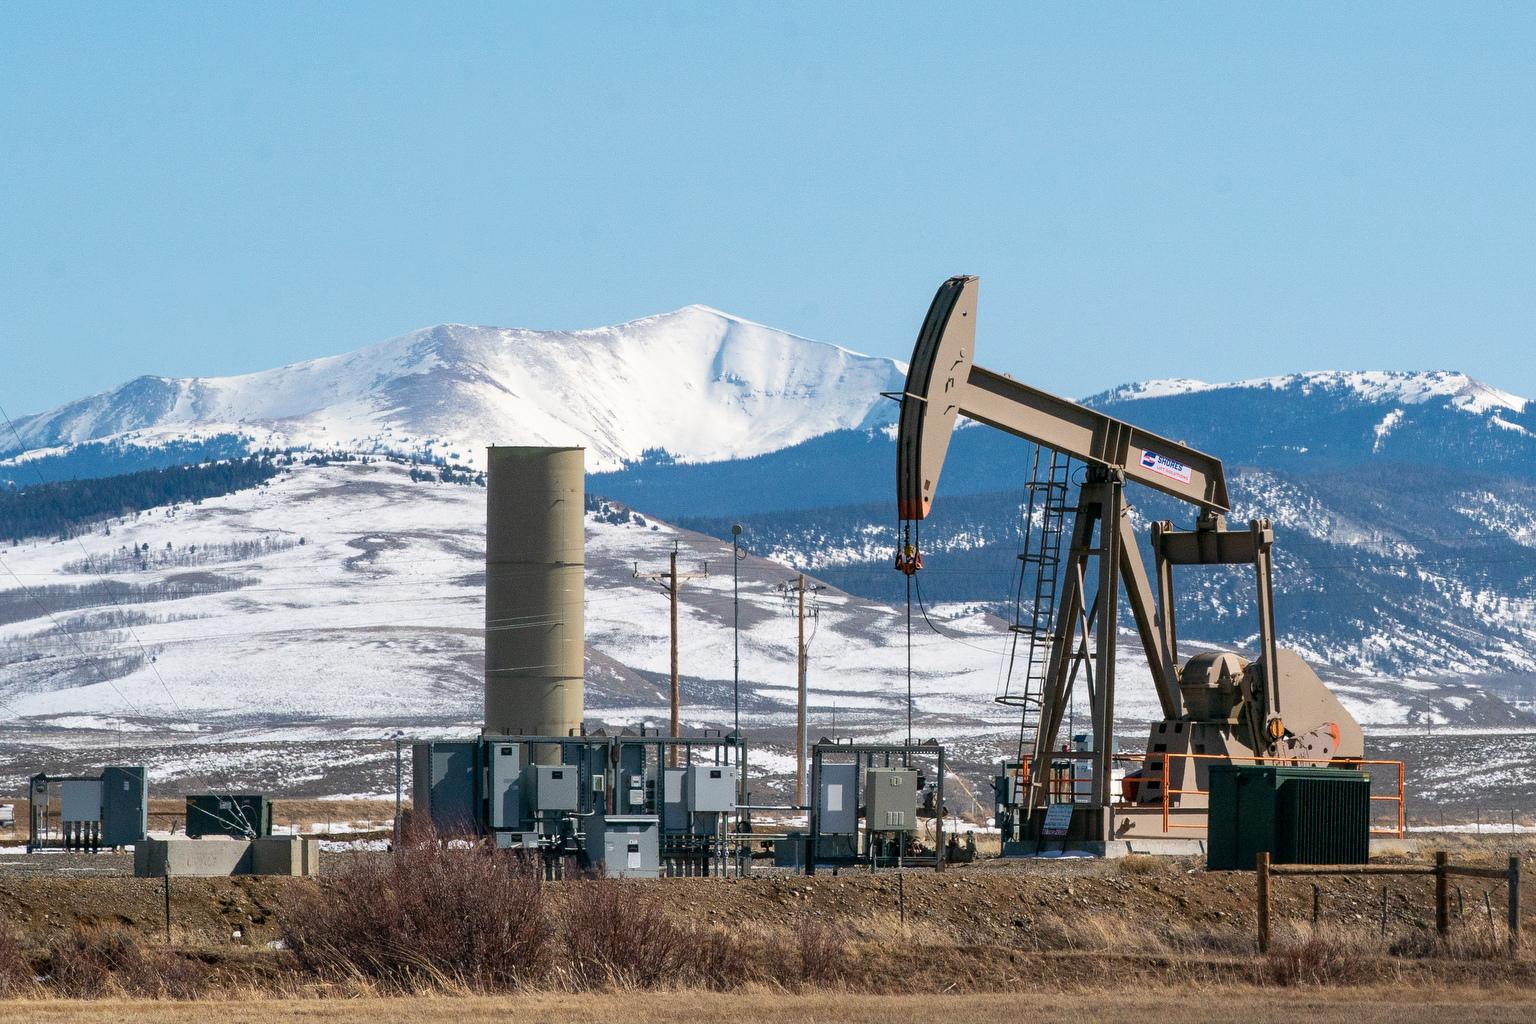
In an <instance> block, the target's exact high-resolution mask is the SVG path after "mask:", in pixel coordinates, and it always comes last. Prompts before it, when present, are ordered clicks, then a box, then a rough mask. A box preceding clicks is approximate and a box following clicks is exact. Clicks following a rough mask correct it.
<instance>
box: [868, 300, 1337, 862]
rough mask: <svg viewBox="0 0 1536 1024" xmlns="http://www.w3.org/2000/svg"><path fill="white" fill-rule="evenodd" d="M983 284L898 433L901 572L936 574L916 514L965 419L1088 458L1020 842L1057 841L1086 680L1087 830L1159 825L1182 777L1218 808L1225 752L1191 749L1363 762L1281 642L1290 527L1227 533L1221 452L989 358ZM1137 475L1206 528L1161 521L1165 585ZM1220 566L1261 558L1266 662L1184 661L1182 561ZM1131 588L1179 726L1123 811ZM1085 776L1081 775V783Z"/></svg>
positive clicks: (933, 337)
mask: <svg viewBox="0 0 1536 1024" xmlns="http://www.w3.org/2000/svg"><path fill="white" fill-rule="evenodd" d="M977 286H978V281H977V279H976V278H975V277H952V278H950V279H949V280H948V281H946V282H944V284H943V285H941V286H940V287H939V291H938V294H937V295H935V296H934V299H933V304H932V306H930V307H929V309H928V315H927V317H926V318H925V319H924V321H923V326H922V329H921V331H920V332H919V333H918V336H917V345H916V347H915V348H914V349H913V351H912V362H911V364H910V367H909V369H908V371H907V383H906V389H905V391H904V393H903V394H902V397H901V417H900V424H899V428H898V433H897V439H896V498H897V509H898V514H899V516H900V518H901V520H902V522H903V534H904V537H903V541H902V547H901V548H900V549H899V551H898V554H897V565H896V567H897V568H898V569H900V570H901V571H902V572H905V573H907V574H909V575H911V574H912V573H915V572H917V571H919V570H920V569H921V567H922V556H921V553H920V552H919V551H918V550H917V545H916V544H914V543H912V542H911V540H910V532H911V524H913V523H915V522H917V521H919V520H922V519H924V518H925V517H926V516H927V515H928V513H929V511H930V510H931V509H932V507H933V499H934V495H935V491H936V488H937V486H938V482H939V471H940V469H942V467H943V465H944V456H945V453H946V451H947V450H948V448H949V440H950V434H951V432H952V431H953V430H954V426H955V420H956V419H957V418H958V417H960V416H966V417H969V418H970V419H972V420H975V421H977V422H978V423H982V424H985V425H986V426H989V427H993V428H995V429H997V430H1001V431H1004V432H1006V433H1009V434H1013V435H1015V436H1017V437H1021V438H1024V439H1026V440H1029V441H1032V442H1034V443H1036V444H1038V445H1041V446H1042V447H1043V448H1047V449H1052V450H1054V451H1056V452H1059V453H1061V454H1063V455H1065V456H1069V457H1070V458H1072V459H1076V460H1079V461H1081V462H1083V463H1084V464H1086V474H1085V476H1084V477H1083V480H1082V484H1081V486H1080V489H1079V495H1078V504H1077V507H1076V509H1075V515H1074V517H1073V525H1072V532H1071V535H1070V536H1071V540H1070V544H1071V547H1070V551H1069V553H1068V554H1067V555H1066V556H1065V558H1064V561H1063V570H1064V575H1065V580H1064V583H1063V585H1062V587H1061V595H1060V600H1059V603H1058V604H1057V606H1056V609H1055V614H1054V618H1053V619H1052V620H1051V621H1052V623H1053V626H1054V628H1053V630H1052V632H1051V637H1050V643H1051V646H1050V652H1049V658H1048V660H1047V662H1046V666H1045V675H1044V681H1043V684H1042V686H1041V688H1040V694H1039V698H1038V707H1033V708H1031V707H1026V708H1025V710H1024V713H1025V714H1026V715H1028V714H1032V713H1034V714H1038V727H1037V728H1036V730H1035V744H1034V749H1033V751H1032V752H1031V751H1028V750H1025V751H1022V752H1021V753H1022V754H1023V755H1026V756H1027V757H1028V760H1027V762H1024V763H1026V764H1027V765H1028V779H1027V786H1026V787H1025V790H1024V796H1023V797H1022V799H1021V803H1022V804H1023V806H1021V807H1020V808H1019V810H1020V815H1019V822H1020V825H1019V831H1020V835H1018V836H1017V837H1016V838H1033V837H1035V836H1037V835H1038V834H1039V829H1040V824H1041V819H1042V818H1043V817H1044V805H1045V803H1046V802H1047V799H1048V797H1047V793H1048V785H1049V781H1050V771H1051V761H1052V759H1053V757H1052V755H1053V753H1054V752H1056V751H1058V750H1061V749H1062V748H1061V747H1060V746H1058V744H1057V740H1058V735H1059V734H1060V732H1061V725H1062V718H1063V712H1064V710H1065V708H1066V706H1067V703H1068V701H1069V699H1070V696H1071V690H1072V687H1073V684H1074V682H1075V681H1076V679H1077V677H1078V676H1079V674H1081V675H1082V676H1083V677H1084V679H1085V680H1086V683H1087V687H1088V690H1089V704H1090V707H1091V711H1092V722H1093V727H1092V735H1093V746H1092V752H1091V754H1090V755H1088V757H1089V758H1090V764H1091V767H1092V776H1091V787H1092V788H1091V793H1090V795H1089V799H1088V800H1087V801H1086V802H1083V803H1079V804H1077V805H1076V806H1075V807H1074V811H1073V823H1072V826H1071V830H1072V834H1073V835H1074V836H1075V837H1076V838H1081V839H1086V840H1107V839H1111V838H1115V837H1116V836H1121V835H1125V834H1126V833H1127V832H1130V831H1135V832H1137V833H1139V834H1146V831H1147V830H1149V829H1151V826H1150V825H1149V824H1147V823H1146V822H1145V821H1143V822H1142V823H1141V824H1138V823H1137V822H1138V819H1137V816H1136V815H1135V814H1134V813H1128V812H1134V810H1135V806H1134V805H1138V804H1139V805H1143V806H1145V807H1147V808H1148V809H1150V805H1151V804H1153V803H1156V804H1157V806H1158V807H1159V809H1161V806H1162V804H1163V799H1164V794H1163V792H1162V788H1161V787H1163V786H1167V787H1169V790H1168V799H1169V802H1170V804H1172V805H1174V806H1179V805H1181V804H1182V805H1183V806H1184V807H1185V808H1186V809H1193V808H1194V807H1195V806H1199V807H1201V808H1203V807H1204V806H1205V805H1204V793H1203V792H1195V791H1196V790H1205V789H1206V782H1205V777H1204V776H1205V773H1206V766H1207V765H1208V764H1210V763H1212V762H1211V760H1208V759H1202V758H1192V757H1180V756H1177V755H1181V754H1199V755H1218V756H1221V757H1230V758H1234V759H1238V760H1239V761H1243V760H1251V759H1253V758H1265V759H1271V758H1272V759H1274V760H1275V761H1277V762H1280V763H1284V762H1286V761H1293V760H1304V761H1306V762H1307V763H1319V762H1324V761H1328V760H1331V759H1335V758H1359V757H1362V756H1363V754H1364V739H1363V737H1362V735H1361V732H1360V726H1359V725H1358V724H1357V723H1356V722H1355V720H1354V719H1353V718H1352V717H1351V716H1350V714H1349V712H1348V711H1346V710H1345V709H1344V707H1343V705H1341V704H1340V703H1339V701H1338V699H1337V698H1336V697H1335V696H1334V695H1333V694H1332V693H1330V692H1329V690H1328V688H1327V687H1326V686H1324V685H1323V683H1322V681H1321V680H1320V679H1318V677H1317V674H1316V673H1315V672H1313V671H1312V669H1311V668H1309V667H1308V666H1307V664H1306V663H1305V662H1304V661H1302V659H1301V658H1300V657H1299V656H1298V655H1297V654H1295V653H1294V652H1292V651H1289V650H1286V649H1285V648H1282V647H1279V646H1277V645H1276V642H1275V614H1274V602H1273V588H1272V586H1271V581H1270V566H1271V548H1272V546H1273V544H1274V529H1273V528H1272V527H1271V525H1270V523H1269V521H1268V520H1267V519H1256V520H1253V521H1251V522H1249V523H1248V525H1247V527H1246V528H1238V529H1228V528H1227V526H1226V512H1227V511H1228V508H1229V502H1228V499H1227V485H1226V477H1225V476H1224V474H1223V472H1222V467H1221V461H1220V460H1219V459H1217V458H1214V457H1213V456H1210V455H1207V454H1205V453H1204V452H1200V451H1196V450H1195V449H1193V448H1190V447H1188V446H1186V445H1183V444H1179V443H1178V442H1175V441H1170V440H1168V439H1166V438H1162V437H1158V436H1157V435H1155V434H1152V433H1150V432H1148V431H1145V430H1142V429H1140V428H1138V427H1135V426H1132V425H1131V424H1129V423H1124V422H1122V421H1120V420H1116V419H1113V418H1111V417H1109V416H1106V415H1104V414H1103V413H1099V412H1096V411H1094V410H1092V409H1089V408H1086V407H1084V406H1081V405H1078V404H1077V403H1075V402H1072V401H1068V400H1067V399H1064V398H1058V397H1056V396H1055V395H1050V394H1047V393H1046V392H1044V391H1040V390H1037V389H1035V388H1032V387H1030V386H1028V385H1027V384H1022V383H1020V382H1018V381H1016V380H1014V379H1012V378H1011V377H1009V376H1007V375H1006V374H1001V373H994V372H992V371H991V370H986V369H983V368H982V367H980V366H977V365H975V364H974V363H973V361H972V360H973V356H974V351H975V339H976V299H977V291H978V287H977ZM1127 483H1134V484H1140V485H1142V486H1145V487H1150V488H1152V489H1153V490H1156V491H1160V492H1162V493H1164V494H1167V495H1170V496H1172V497H1174V498H1177V499H1179V500H1180V501H1183V502H1185V503H1187V504H1189V505H1191V506H1193V509H1194V511H1195V513H1196V519H1195V525H1194V529H1192V530H1181V529H1176V528H1175V527H1174V525H1173V524H1172V523H1170V522H1158V523H1153V524H1152V528H1151V548H1152V552H1153V557H1154V559H1155V562H1156V591H1155V593H1154V589H1153V586H1152V583H1151V582H1150V581H1149V577H1148V575H1147V571H1146V567H1145V564H1144V563H1143V561H1142V556H1141V552H1140V550H1139V549H1138V547H1137V544H1136V536H1135V532H1134V530H1133V528H1132V525H1131V521H1130V519H1129V517H1128V512H1129V508H1130V506H1129V505H1128V504H1127V503H1126V496H1125V485H1126V484H1127ZM1095 563H1096V564H1095ZM1209 565H1251V566H1252V567H1253V570H1254V575H1255V580H1256V583H1257V602H1256V603H1257V612H1258V619H1259V623H1258V638H1259V650H1258V657H1257V658H1256V659H1255V660H1254V661H1251V662H1250V661H1248V660H1246V659H1244V658H1242V657H1239V656H1238V655H1237V654H1229V653H1206V654H1198V655H1196V656H1194V657H1192V658H1189V659H1188V660H1186V661H1185V662H1184V663H1183V664H1182V665H1181V664H1180V663H1179V660H1178V647H1177V634H1176V631H1175V629H1174V614H1173V612H1174V586H1173V582H1174V581H1173V569H1174V567H1175V566H1209ZM1090 585H1091V589H1092V590H1093V594H1092V596H1091V598H1090V595H1089V591H1090ZM1122 586H1123V588H1124V592H1125V597H1126V601H1127V603H1128V604H1129V605H1130V611H1131V617H1132V618H1133V619H1134V620H1135V624H1136V629H1137V631H1138V633H1139V634H1140V637H1141V645H1142V648H1143V649H1144V650H1145V652H1146V657H1147V663H1148V665H1149V667H1150V668H1151V670H1152V680H1153V683H1154V685H1155V686H1156V688H1157V695H1158V698H1159V700H1160V702H1161V704H1162V714H1163V721H1161V722H1156V723H1153V724H1152V727H1151V735H1150V737H1149V739H1148V743H1147V754H1148V758H1147V761H1146V767H1145V768H1144V769H1143V772H1142V774H1141V775H1140V776H1139V777H1137V776H1133V777H1132V778H1130V779H1128V780H1126V784H1125V786H1124V787H1123V789H1124V793H1125V796H1126V801H1127V804H1128V805H1130V806H1127V804H1122V805H1120V806H1119V807H1118V808H1115V811H1118V812H1119V813H1118V814H1116V813H1115V811H1112V810H1111V808H1112V805H1113V803H1114V801H1113V800H1112V795H1113V794H1112V792H1111V782H1112V772H1111V767H1112V764H1113V752H1114V723H1115V718H1114V697H1115V640H1116V625H1117V621H1118V619H1119V614H1118V602H1119V595H1120V591H1121V588H1122ZM1090 645H1091V647H1090ZM1090 651H1091V653H1090ZM1080 670H1081V672H1080ZM1159 755H1161V756H1159ZM1078 771H1080V769H1074V770H1073V774H1074V776H1076V775H1077V772H1078ZM1191 773H1194V774H1193V776H1192V775H1191ZM1084 781H1089V780H1088V779H1086V778H1084ZM1175 794H1177V797H1175ZM1149 817H1150V816H1149V815H1147V816H1143V818H1149ZM1158 820H1159V821H1161V814H1159V815H1158ZM1160 830H1161V828H1160V826H1159V828H1158V829H1156V831H1160ZM1186 835H1187V833H1186ZM1005 838H1007V837H1005Z"/></svg>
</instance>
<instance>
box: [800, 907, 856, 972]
mask: <svg viewBox="0 0 1536 1024" xmlns="http://www.w3.org/2000/svg"><path fill="white" fill-rule="evenodd" d="M795 939H796V946H797V948H796V953H797V954H798V957H797V960H798V966H799V968H800V976H799V978H798V979H797V980H798V981H800V982H801V983H802V984H807V985H817V986H825V985H830V984H832V983H833V982H835V981H837V980H838V979H839V978H841V977H842V974H843V966H844V964H845V963H846V962H847V959H848V935H847V933H846V932H844V931H843V930H842V929H841V928H838V927H835V926H832V925H827V924H823V923H822V922H820V921H805V922H802V923H801V925H800V927H799V929H798V930H797V932H796V935H795Z"/></svg>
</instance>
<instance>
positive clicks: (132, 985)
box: [45, 925, 207, 999]
mask: <svg viewBox="0 0 1536 1024" xmlns="http://www.w3.org/2000/svg"><path fill="white" fill-rule="evenodd" d="M45 981H46V984H47V986H48V988H49V989H50V990H52V991H53V992H54V993H55V994H57V995H61V996H68V997H72V998H77V999H93V998H98V997H100V996H105V995H117V994H122V995H130V996H144V997H150V998H161V999H196V998H198V997H199V996H201V995H202V994H203V993H204V991H205V990H206V988H207V971H206V970H205V968H204V967H203V965H201V964H197V963H193V962H191V961H189V960H186V959H185V958H183V957H180V956H178V955H176V954H175V953H173V952H171V951H170V950H167V949H160V948H157V947H154V946H151V945H149V944H148V943H147V942H146V941H145V940H144V939H143V938H142V937H141V936H139V935H138V934H136V933H134V932H131V931H129V930H128V929H126V928H124V927H122V926H120V925H110V926H107V927H104V928H77V929H75V930H74V931H73V932H71V933H70V934H69V935H67V936H65V937H64V938H62V939H59V940H57V941H55V942H54V943H53V944H52V945H51V946H50V947H49V949H48V964H47V972H46V976H45Z"/></svg>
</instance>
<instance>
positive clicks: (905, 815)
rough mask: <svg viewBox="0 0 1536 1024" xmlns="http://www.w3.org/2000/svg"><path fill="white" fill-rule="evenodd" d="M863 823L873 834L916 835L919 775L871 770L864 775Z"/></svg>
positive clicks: (908, 770) (907, 770) (904, 770)
mask: <svg viewBox="0 0 1536 1024" xmlns="http://www.w3.org/2000/svg"><path fill="white" fill-rule="evenodd" d="M864 823H865V825H866V827H867V828H868V829H869V830H870V831H871V832H915V831H917V772H916V771H915V770H914V769H911V768H870V769H869V770H868V771H866V772H865V773H864Z"/></svg>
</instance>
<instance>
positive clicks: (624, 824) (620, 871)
mask: <svg viewBox="0 0 1536 1024" xmlns="http://www.w3.org/2000/svg"><path fill="white" fill-rule="evenodd" d="M658 826H659V822H658V821H657V819H656V816H655V815H654V814H611V815H609V816H608V818H607V819H606V820H605V821H604V822H603V826H602V827H603V869H604V871H605V872H606V873H607V875H608V877H609V878H659V877H660V876H661V842H660V836H659V828H658Z"/></svg>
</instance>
